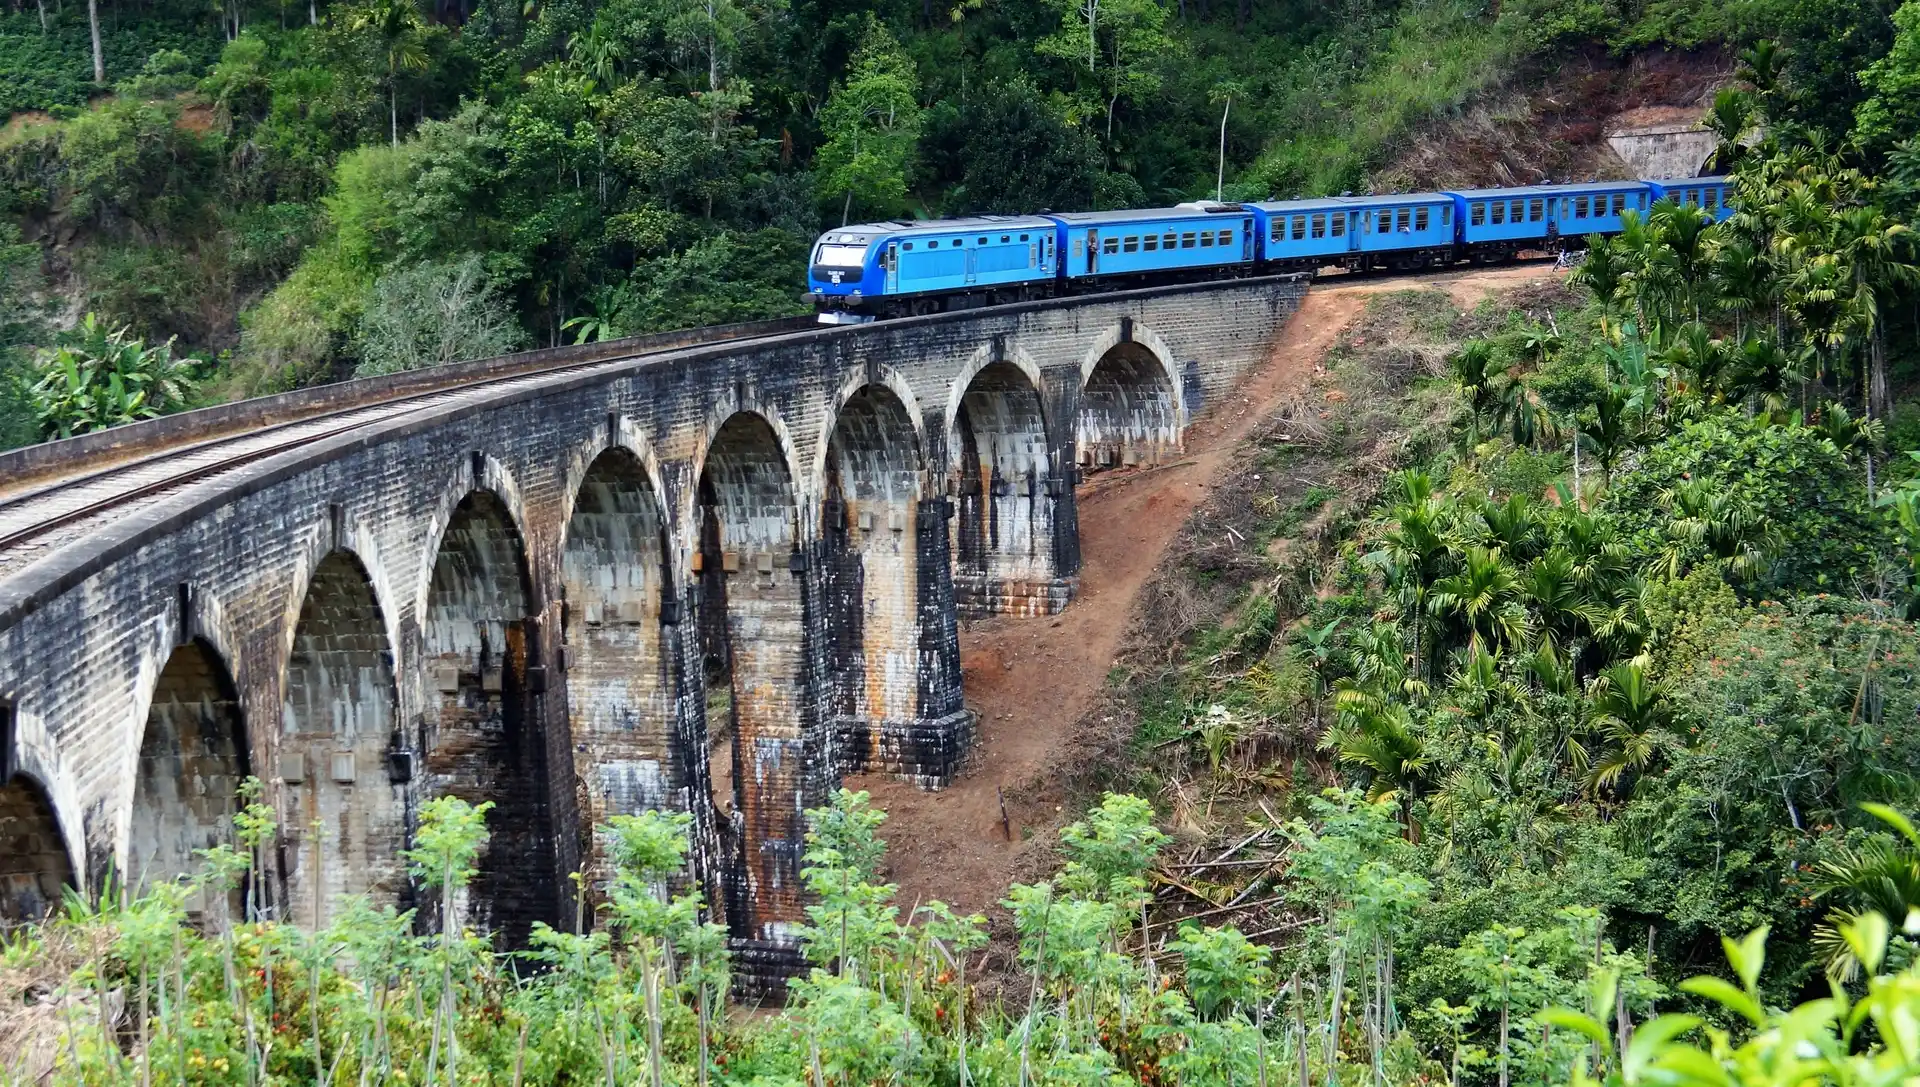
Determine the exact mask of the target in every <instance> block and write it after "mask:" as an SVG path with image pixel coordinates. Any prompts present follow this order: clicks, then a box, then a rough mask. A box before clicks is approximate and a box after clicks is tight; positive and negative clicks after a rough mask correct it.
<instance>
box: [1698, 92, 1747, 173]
mask: <svg viewBox="0 0 1920 1087" xmlns="http://www.w3.org/2000/svg"><path fill="white" fill-rule="evenodd" d="M1752 127H1753V100H1752V99H1750V98H1748V97H1747V95H1746V94H1745V92H1743V91H1741V90H1739V89H1738V88H1736V87H1722V88H1721V89H1720V93H1718V94H1716V95H1714V96H1713V109H1712V110H1710V111H1708V113H1707V128H1708V129H1710V130H1711V131H1712V132H1713V134H1714V136H1715V137H1717V144H1716V146H1715V147H1714V149H1713V157H1712V158H1710V159H1708V160H1707V172H1708V173H1713V174H1725V173H1731V172H1732V171H1733V169H1734V167H1735V166H1736V165H1737V164H1738V163H1739V162H1740V159H1741V157H1742V156H1743V155H1745V154H1746V148H1745V147H1742V146H1741V145H1740V140H1741V139H1742V138H1743V137H1745V136H1746V134H1747V130H1748V129H1750V128H1752Z"/></svg>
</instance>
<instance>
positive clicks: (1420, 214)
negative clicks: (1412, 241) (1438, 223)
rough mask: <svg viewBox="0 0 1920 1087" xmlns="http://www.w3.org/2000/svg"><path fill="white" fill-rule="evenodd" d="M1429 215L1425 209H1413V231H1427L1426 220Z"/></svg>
mask: <svg viewBox="0 0 1920 1087" xmlns="http://www.w3.org/2000/svg"><path fill="white" fill-rule="evenodd" d="M1430 214H1431V213H1430V212H1429V211H1428V210H1427V209H1426V208H1417V209H1415V210H1414V213H1413V229H1415V230H1425V229H1427V220H1428V216H1429V215H1430Z"/></svg>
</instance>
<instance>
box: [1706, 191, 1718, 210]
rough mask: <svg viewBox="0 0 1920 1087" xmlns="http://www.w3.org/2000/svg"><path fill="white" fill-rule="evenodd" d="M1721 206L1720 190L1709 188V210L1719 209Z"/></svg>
mask: <svg viewBox="0 0 1920 1087" xmlns="http://www.w3.org/2000/svg"><path fill="white" fill-rule="evenodd" d="M1719 208H1720V190H1719V189H1708V190H1707V210H1708V211H1718V210H1719Z"/></svg>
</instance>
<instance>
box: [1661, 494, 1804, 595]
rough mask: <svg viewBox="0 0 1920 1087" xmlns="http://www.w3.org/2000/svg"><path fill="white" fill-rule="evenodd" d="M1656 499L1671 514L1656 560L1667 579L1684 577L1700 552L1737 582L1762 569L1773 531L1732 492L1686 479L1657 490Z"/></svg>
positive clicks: (1766, 559)
mask: <svg viewBox="0 0 1920 1087" xmlns="http://www.w3.org/2000/svg"><path fill="white" fill-rule="evenodd" d="M1656 501H1657V502H1658V503H1659V505H1660V508H1661V509H1664V510H1667V511H1668V512H1669V513H1671V514H1672V515H1673V516H1672V517H1671V518H1670V519H1669V520H1668V522H1667V537H1668V543H1667V546H1666V548H1665V549H1664V550H1663V551H1662V552H1661V560H1660V561H1661V564H1662V565H1664V566H1665V567H1666V574H1667V577H1669V578H1678V577H1680V576H1681V575H1682V574H1684V573H1685V572H1686V569H1687V568H1689V567H1691V566H1692V560H1693V556H1694V555H1695V554H1696V553H1698V552H1701V551H1704V552H1705V553H1706V555H1707V557H1708V558H1709V559H1711V560H1712V561H1713V563H1714V564H1715V565H1716V566H1718V567H1719V568H1720V569H1721V570H1723V571H1724V572H1725V573H1726V574H1727V575H1728V576H1729V577H1732V578H1734V579H1736V580H1748V579H1751V578H1754V577H1757V576H1759V575H1760V574H1761V573H1762V572H1764V571H1765V570H1766V568H1767V564H1768V559H1769V556H1770V555H1771V553H1772V552H1773V551H1774V549H1775V543H1776V535H1777V534H1776V531H1775V529H1774V527H1773V524H1772V523H1771V522H1769V521H1768V520H1767V519H1766V518H1765V517H1762V516H1761V515H1760V514H1759V512H1758V511H1756V510H1755V509H1753V507H1752V506H1751V505H1750V504H1749V503H1748V502H1746V501H1745V500H1744V499H1742V498H1740V497H1739V496H1737V495H1736V494H1735V493H1734V492H1732V491H1730V490H1728V489H1727V488H1726V487H1724V486H1721V485H1719V484H1716V483H1714V482H1712V481H1710V480H1707V479H1690V480H1687V481H1685V482H1683V483H1680V484H1679V485H1677V486H1674V487H1670V488H1668V489H1667V490H1664V491H1662V492H1660V495H1659V497H1658V498H1657V499H1656Z"/></svg>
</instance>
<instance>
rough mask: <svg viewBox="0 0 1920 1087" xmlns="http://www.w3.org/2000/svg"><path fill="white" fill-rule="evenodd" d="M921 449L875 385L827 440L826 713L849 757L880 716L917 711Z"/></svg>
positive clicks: (853, 401) (845, 409)
mask: <svg viewBox="0 0 1920 1087" xmlns="http://www.w3.org/2000/svg"><path fill="white" fill-rule="evenodd" d="M919 500H920V451H919V445H918V442H917V440H916V438H915V435H914V431H913V420H912V417H911V416H910V415H908V413H907V408H906V405H905V404H903V403H901V402H900V398H899V397H898V396H896V395H894V393H893V392H892V391H891V390H890V389H888V388H887V387H886V386H884V385H867V386H865V387H863V388H862V389H860V390H859V391H858V392H856V393H854V395H853V396H852V397H851V398H850V399H848V401H847V402H846V404H845V405H844V406H842V407H841V409H840V414H839V416H838V418H837V419H836V420H835V421H834V427H833V433H832V435H831V436H830V437H829V439H828V441H827V468H826V501H825V504H824V506H823V507H822V516H821V537H822V539H823V540H824V541H825V547H824V548H823V550H824V552H825V555H826V570H825V575H826V576H825V578H824V579H823V583H824V585H825V587H826V591H825V593H824V594H823V596H824V600H825V603H824V605H823V607H824V610H825V611H826V613H827V614H826V617H825V618H826V629H827V631H828V634H829V637H830V638H831V645H830V646H829V658H830V660H831V662H832V667H833V677H832V679H833V682H832V685H831V688H830V691H831V694H830V697H831V698H832V706H831V708H830V711H829V712H830V713H831V714H832V715H833V716H834V717H836V718H838V719H839V720H840V721H842V722H843V723H845V725H847V726H850V727H843V728H842V730H841V735H842V736H843V737H844V738H845V739H846V740H847V741H848V743H849V745H850V750H849V752H848V753H849V755H850V756H851V759H850V761H851V762H852V764H853V765H856V766H861V765H865V764H866V763H867V762H868V761H869V759H870V758H871V756H872V755H873V754H874V753H875V752H876V750H877V749H878V746H879V744H880V739H881V737H880V735H879V731H880V726H881V724H882V722H886V721H894V722H904V721H908V720H911V719H912V718H913V717H914V716H915V715H916V714H917V713H918V709H919V707H918V703H919V697H918V695H919V671H920V659H919V658H920V653H919V649H920V616H919V607H918V601H919V581H920V571H919V551H920V549H919V532H920V528H919V516H918V512H919Z"/></svg>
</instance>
